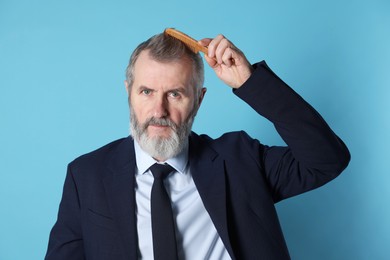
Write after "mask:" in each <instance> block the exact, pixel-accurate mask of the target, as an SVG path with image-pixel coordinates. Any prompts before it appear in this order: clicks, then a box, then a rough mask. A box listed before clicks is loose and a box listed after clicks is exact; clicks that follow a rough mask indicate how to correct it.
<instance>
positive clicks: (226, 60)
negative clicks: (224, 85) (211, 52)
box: [222, 47, 235, 67]
mask: <svg viewBox="0 0 390 260" xmlns="http://www.w3.org/2000/svg"><path fill="white" fill-rule="evenodd" d="M234 56H235V54H234V51H233V49H232V48H230V47H227V48H226V49H225V51H224V53H223V55H222V63H223V64H225V65H226V66H227V67H230V66H232V65H233V64H234Z"/></svg>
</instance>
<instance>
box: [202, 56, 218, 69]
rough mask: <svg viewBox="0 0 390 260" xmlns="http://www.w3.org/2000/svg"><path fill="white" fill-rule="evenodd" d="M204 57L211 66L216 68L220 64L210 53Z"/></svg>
mask: <svg viewBox="0 0 390 260" xmlns="http://www.w3.org/2000/svg"><path fill="white" fill-rule="evenodd" d="M204 58H205V60H206V62H207V64H209V66H210V67H211V68H215V67H216V66H217V65H218V62H217V61H216V60H215V59H213V58H210V57H209V56H208V55H206V54H205V55H204Z"/></svg>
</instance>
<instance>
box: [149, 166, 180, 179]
mask: <svg viewBox="0 0 390 260" xmlns="http://www.w3.org/2000/svg"><path fill="white" fill-rule="evenodd" d="M150 170H151V171H152V174H153V176H154V178H155V179H164V178H165V177H167V176H168V174H169V173H171V172H173V171H174V170H175V169H174V168H173V167H172V166H170V165H169V164H159V163H155V164H153V165H152V166H151V167H150Z"/></svg>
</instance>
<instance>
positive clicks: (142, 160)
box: [134, 139, 188, 174]
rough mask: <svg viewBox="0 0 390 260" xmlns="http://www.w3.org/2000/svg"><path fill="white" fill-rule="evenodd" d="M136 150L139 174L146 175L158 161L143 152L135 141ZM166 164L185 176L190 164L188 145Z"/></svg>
mask: <svg viewBox="0 0 390 260" xmlns="http://www.w3.org/2000/svg"><path fill="white" fill-rule="evenodd" d="M134 150H135V158H136V163H137V169H138V173H137V174H144V173H146V172H147V171H148V170H149V168H150V166H152V165H153V164H155V163H156V162H157V161H156V160H155V159H153V157H151V156H150V155H149V154H148V153H146V152H145V151H144V150H142V148H141V146H140V145H139V144H138V142H137V141H136V140H135V139H134ZM164 163H167V164H169V165H171V166H172V167H173V168H175V170H176V171H178V172H180V173H182V174H185V172H186V171H185V169H186V167H187V163H188V145H186V146H185V148H184V149H183V151H181V152H180V153H179V154H178V155H176V156H175V157H173V158H169V159H167V160H166V161H165V162H164Z"/></svg>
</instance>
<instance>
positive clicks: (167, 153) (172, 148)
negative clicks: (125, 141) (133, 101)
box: [130, 106, 195, 161]
mask: <svg viewBox="0 0 390 260" xmlns="http://www.w3.org/2000/svg"><path fill="white" fill-rule="evenodd" d="M194 118H195V115H194V113H191V114H190V115H189V117H188V119H187V120H186V122H184V123H183V124H182V125H180V126H178V125H176V124H175V123H174V122H172V121H171V120H170V119H168V118H160V119H156V118H154V117H152V118H150V119H148V120H146V122H145V123H143V124H140V123H139V121H138V118H137V117H136V115H135V113H134V111H133V109H132V108H131V106H130V131H131V135H132V136H133V138H134V139H135V140H136V141H137V142H138V144H139V145H140V147H141V148H142V150H144V151H145V152H146V153H148V154H149V155H150V156H152V157H153V158H155V159H159V160H164V161H165V160H166V159H169V158H172V157H175V156H176V155H178V154H179V153H180V152H181V151H183V149H184V148H185V147H186V146H187V145H188V137H189V135H190V133H191V128H192V124H193V122H194ZM150 124H154V125H162V126H169V127H170V128H171V129H172V131H171V135H170V136H169V137H159V136H156V137H149V135H148V132H147V128H148V126H149V125H150Z"/></svg>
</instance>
